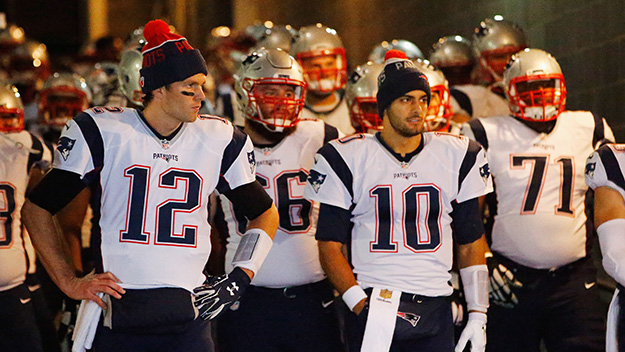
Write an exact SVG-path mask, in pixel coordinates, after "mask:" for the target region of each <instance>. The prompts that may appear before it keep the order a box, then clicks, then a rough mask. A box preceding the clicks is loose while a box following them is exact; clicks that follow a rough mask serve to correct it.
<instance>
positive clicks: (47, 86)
mask: <svg viewBox="0 0 625 352" xmlns="http://www.w3.org/2000/svg"><path fill="white" fill-rule="evenodd" d="M90 102H91V92H90V91H89V87H88V86H87V82H86V81H85V79H84V78H83V77H81V76H79V75H78V74H75V73H68V72H63V73H58V72H56V73H54V74H53V75H51V76H50V77H48V79H47V80H46V81H45V82H44V83H43V89H42V90H41V92H39V100H38V107H39V119H40V123H42V124H43V125H47V126H49V127H52V128H55V129H60V128H62V127H63V126H64V125H65V123H66V122H67V121H69V120H71V119H72V118H73V117H74V116H76V115H77V114H78V113H80V112H82V111H83V110H85V109H87V108H89V103H90Z"/></svg>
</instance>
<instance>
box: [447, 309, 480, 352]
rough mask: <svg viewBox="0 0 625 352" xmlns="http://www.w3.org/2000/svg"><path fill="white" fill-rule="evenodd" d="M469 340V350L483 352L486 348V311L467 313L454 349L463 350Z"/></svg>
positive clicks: (458, 351) (456, 350) (460, 351)
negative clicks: (467, 316) (465, 323)
mask: <svg viewBox="0 0 625 352" xmlns="http://www.w3.org/2000/svg"><path fill="white" fill-rule="evenodd" d="M469 341H471V352H484V350H485V349H486V313H480V312H471V313H469V321H468V322H467V326H466V327H465V328H464V330H462V334H460V339H459V340H458V344H457V345H456V349H455V350H454V351H455V352H462V351H464V348H465V347H466V345H467V342H469Z"/></svg>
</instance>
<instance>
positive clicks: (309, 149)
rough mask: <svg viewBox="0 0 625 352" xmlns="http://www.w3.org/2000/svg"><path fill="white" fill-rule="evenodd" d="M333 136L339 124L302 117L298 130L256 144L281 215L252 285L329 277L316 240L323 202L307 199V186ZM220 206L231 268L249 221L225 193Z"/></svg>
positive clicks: (261, 174) (262, 177) (262, 175)
mask: <svg viewBox="0 0 625 352" xmlns="http://www.w3.org/2000/svg"><path fill="white" fill-rule="evenodd" d="M326 129H331V130H333V132H332V133H329V134H328V135H333V136H336V135H337V130H336V128H334V127H331V126H329V125H326V124H325V123H323V122H322V121H320V120H303V121H300V122H299V123H298V125H297V129H296V130H295V132H294V133H293V134H291V135H289V136H288V137H286V138H285V139H283V140H282V141H281V142H280V143H279V144H277V145H276V146H274V147H271V148H259V147H255V148H254V154H255V155H256V179H257V180H258V181H259V182H260V184H261V185H262V186H263V187H264V188H265V190H266V191H267V193H268V194H269V195H270V196H271V198H272V199H273V201H274V203H275V204H276V207H277V208H278V212H279V214H280V226H279V227H278V231H277V232H276V235H275V237H274V239H273V246H272V247H271V251H270V252H269V255H268V256H267V258H266V259H265V261H264V262H263V265H262V266H261V267H260V270H259V271H258V273H256V275H254V279H253V280H252V284H253V285H256V286H264V287H273V288H276V287H286V286H297V285H304V284H309V283H312V282H317V281H320V280H322V279H323V278H324V277H325V275H324V273H323V270H322V269H321V264H320V263H319V250H318V247H317V241H316V240H315V232H316V230H317V216H318V212H319V204H318V203H316V202H311V201H309V200H306V199H304V186H305V184H306V178H307V177H308V173H309V170H310V168H311V167H312V165H313V162H314V156H315V153H316V152H317V150H319V148H321V146H322V145H323V144H324V141H325V138H326V137H327V135H326ZM220 197H221V206H222V210H223V213H224V218H225V220H226V222H227V226H228V240H227V241H228V244H227V251H226V272H229V271H230V270H232V259H233V257H234V253H235V252H236V249H237V247H238V245H239V242H241V236H242V235H243V233H245V228H246V226H247V223H246V221H245V218H244V217H242V216H240V215H239V217H238V219H237V216H236V214H235V213H234V209H233V207H232V204H231V203H230V202H229V201H228V198H226V197H225V196H223V195H221V196H220Z"/></svg>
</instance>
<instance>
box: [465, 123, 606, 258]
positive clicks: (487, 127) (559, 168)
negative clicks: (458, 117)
mask: <svg viewBox="0 0 625 352" xmlns="http://www.w3.org/2000/svg"><path fill="white" fill-rule="evenodd" d="M596 121H599V122H598V123H599V124H601V125H602V126H600V128H602V129H603V130H604V131H605V135H606V136H607V137H608V138H611V139H613V136H612V133H611V131H610V129H609V127H608V126H607V125H606V124H605V122H604V121H602V120H601V119H598V120H597V119H595V118H594V117H593V115H592V114H591V113H589V112H583V111H566V112H563V113H562V114H561V115H560V116H559V117H558V120H557V122H556V125H555V127H554V129H553V130H552V132H551V133H549V134H544V133H538V132H536V131H534V130H532V129H530V128H529V127H527V126H526V125H524V124H523V123H521V122H520V121H518V120H516V119H515V118H513V117H509V116H500V117H489V118H480V119H478V120H477V121H475V122H473V121H472V122H470V123H469V124H470V125H471V129H470V128H468V126H465V128H464V131H463V132H464V133H465V134H466V135H472V134H475V137H478V138H477V141H478V142H481V143H482V144H484V147H485V148H486V153H487V155H488V161H489V163H490V166H491V172H492V175H493V180H494V182H495V189H496V192H495V193H496V196H497V214H496V215H495V222H494V226H493V231H492V245H491V248H492V250H493V251H496V252H497V253H499V254H502V255H503V256H505V257H507V258H510V259H512V260H513V261H515V262H517V263H519V264H522V265H524V266H527V267H530V268H534V269H550V268H555V267H560V266H563V265H565V264H568V263H572V262H574V261H576V260H578V259H580V258H583V257H585V256H586V254H587V253H586V241H587V237H586V228H585V223H586V214H585V213H584V210H585V208H584V200H585V194H586V190H587V189H588V187H587V186H586V184H585V183H584V160H585V159H586V157H587V156H588V155H589V154H590V153H591V152H592V151H593V150H594V144H595V142H596V141H594V139H595V131H596ZM480 126H482V127H481V128H482V132H480V131H479V130H480ZM480 133H482V134H484V135H485V138H486V140H487V141H482V140H481V139H483V138H480V137H479V136H478V134H480ZM556 248H557V250H554V249H556Z"/></svg>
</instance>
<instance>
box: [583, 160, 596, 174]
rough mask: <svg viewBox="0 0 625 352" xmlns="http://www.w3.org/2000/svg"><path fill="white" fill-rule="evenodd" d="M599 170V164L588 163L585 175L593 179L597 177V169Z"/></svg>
mask: <svg viewBox="0 0 625 352" xmlns="http://www.w3.org/2000/svg"><path fill="white" fill-rule="evenodd" d="M596 168H597V163H596V162H595V163H588V164H586V170H585V171H584V173H585V174H586V176H588V177H590V178H593V177H594V176H595V169H596Z"/></svg>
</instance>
